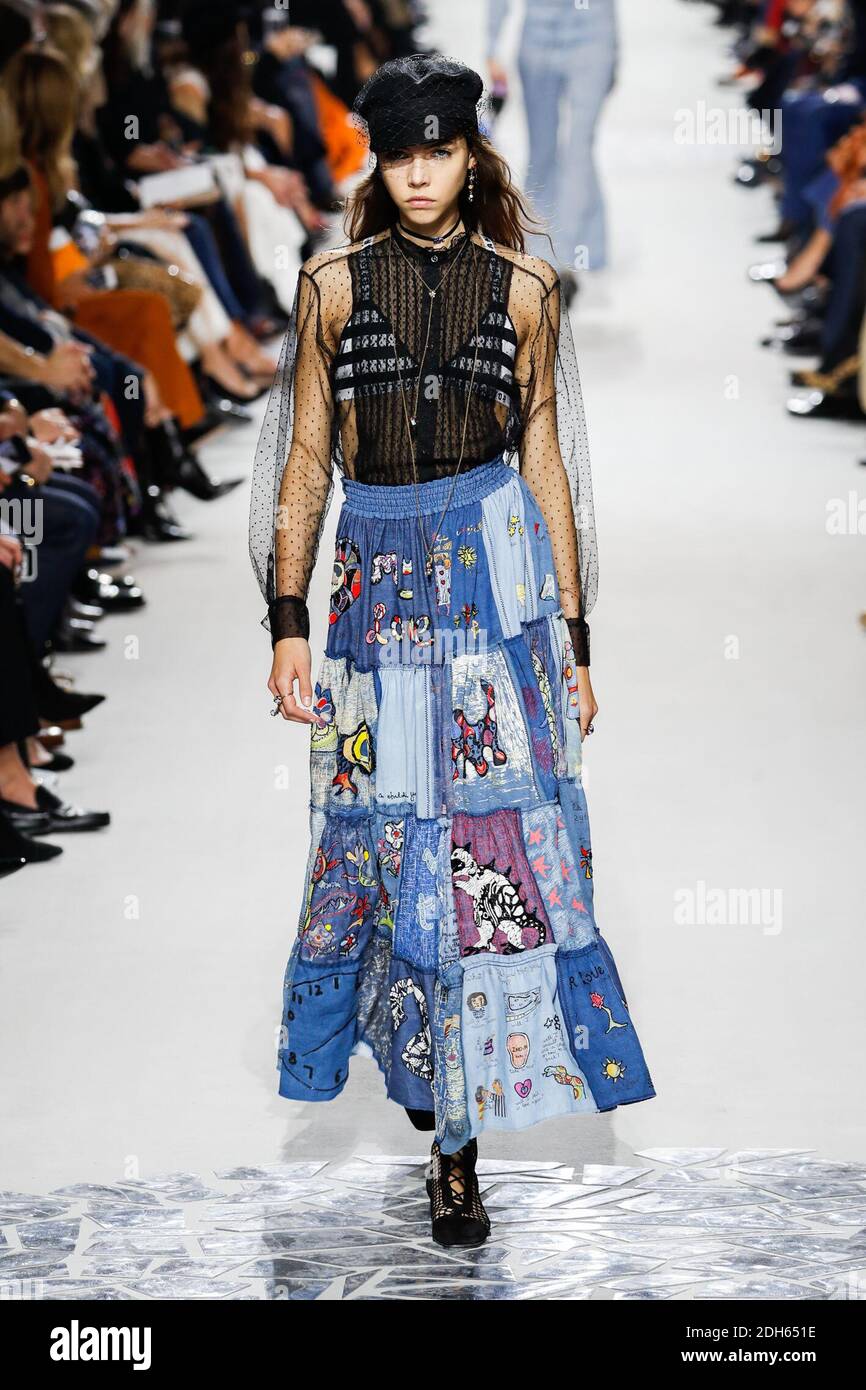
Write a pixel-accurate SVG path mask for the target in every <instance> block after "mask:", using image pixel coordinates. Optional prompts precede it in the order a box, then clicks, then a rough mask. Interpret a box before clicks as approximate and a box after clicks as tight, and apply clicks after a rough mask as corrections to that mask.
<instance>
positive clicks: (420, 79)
mask: <svg viewBox="0 0 866 1390" xmlns="http://www.w3.org/2000/svg"><path fill="white" fill-rule="evenodd" d="M483 91H484V82H483V80H482V78H481V77H480V75H479V74H478V73H477V72H475V70H474V69H473V68H469V67H467V66H466V64H465V63H459V62H457V61H456V59H453V58H446V57H444V56H443V55H442V54H439V53H432V54H430V53H410V54H408V55H407V56H406V57H404V58H393V59H391V61H390V62H388V63H383V64H382V66H381V67H380V68H378V69H377V71H376V72H374V73H373V75H372V77H370V78H368V79H367V81H366V82H365V83H364V86H363V87H362V88H361V90H360V92H359V93H358V95H357V96H356V98H355V100H354V102H353V104H352V111H353V112H354V114H355V117H356V119H357V123H358V124H359V125H360V126H361V128H362V130H363V133H364V134H365V135H366V137H367V139H368V140H369V142H370V149H371V150H372V151H373V152H374V153H379V152H380V151H382V150H389V149H401V148H403V147H404V146H406V145H427V144H432V143H434V142H435V141H438V140H452V139H453V138H454V136H455V135H471V134H473V133H477V131H478V128H479V126H478V117H479V111H481V113H482V114H483V110H484V105H483V101H482V93H483Z"/></svg>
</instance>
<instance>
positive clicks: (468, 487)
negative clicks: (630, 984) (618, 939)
mask: <svg viewBox="0 0 866 1390" xmlns="http://www.w3.org/2000/svg"><path fill="white" fill-rule="evenodd" d="M452 486H453V489H454V490H453V492H450V489H451V488H452ZM343 487H344V491H345V500H344V503H343V506H342V509H341V511H340V516H339V519H338V526H337V540H336V549H335V558H334V569H333V576H332V583H331V602H330V612H329V622H328V631H327V642H326V646H325V651H324V654H323V656H322V657H321V658H320V662H319V666H318V670H317V671H314V675H315V677H316V679H315V693H314V700H313V703H314V707H315V708H316V709H317V710H318V712H319V713H320V714H321V715H322V716H323V718H324V720H325V723H324V726H323V727H320V728H316V727H315V726H313V727H311V733H310V740H311V746H310V844H309V854H308V859H307V867H306V876H305V883H304V891H303V902H302V907H301V912H300V920H299V930H298V934H297V937H296V939H295V941H294V944H293V946H292V950H291V955H290V957H289V962H288V966H287V968H286V975H285V984H284V1003H283V1019H282V1028H281V1032H280V1043H279V1049H278V1059H277V1066H278V1069H279V1074H280V1077H279V1093H280V1094H281V1095H283V1096H286V1097H288V1098H291V1099H293V1100H328V1099H331V1098H332V1097H334V1096H336V1095H338V1094H339V1093H340V1091H341V1090H342V1089H343V1087H344V1086H345V1084H346V1080H347V1077H348V1069H349V1059H350V1057H351V1056H352V1055H353V1054H354V1053H363V1054H365V1055H367V1056H372V1057H373V1058H374V1059H375V1061H376V1062H377V1064H378V1066H379V1068H380V1070H381V1072H382V1076H383V1078H384V1082H385V1088H386V1093H387V1095H388V1096H389V1097H390V1098H391V1099H392V1100H394V1101H396V1102H398V1103H399V1104H400V1105H402V1106H406V1107H409V1108H412V1109H420V1110H432V1111H434V1112H435V1119H436V1137H437V1139H438V1140H439V1142H440V1144H441V1147H442V1149H443V1151H445V1152H453V1151H454V1150H456V1149H458V1148H460V1147H461V1146H462V1145H463V1144H464V1143H466V1141H467V1140H468V1139H469V1138H471V1137H473V1136H475V1135H478V1134H480V1133H481V1132H482V1130H518V1129H524V1128H526V1127H527V1126H529V1125H532V1124H535V1123H537V1122H538V1121H539V1120H543V1119H546V1118H547V1117H548V1116H556V1115H566V1114H581V1113H584V1112H587V1111H600V1110H609V1109H612V1108H614V1107H615V1106H617V1105H622V1104H627V1103H631V1102H635V1101H641V1100H647V1099H649V1098H650V1097H652V1096H654V1095H655V1090H654V1087H653V1083H652V1079H651V1077H650V1074H649V1071H648V1068H647V1064H646V1061H645V1059H644V1055H643V1051H642V1048H641V1044H640V1042H639V1039H638V1036H637V1033H636V1031H635V1026H634V1022H633V1020H632V1018H631V1016H630V1014H629V1011H628V1008H627V1005H626V999H625V994H624V991H623V987H622V983H621V981H620V979H619V974H618V972H617V968H616V965H615V963H614V960H613V956H612V953H611V951H610V949H609V947H608V945H607V943H606V942H605V941H604V939H603V937H602V936H601V933H600V932H599V930H598V928H597V926H596V924H595V916H594V911H593V876H592V847H591V843H590V829H589V818H588V815H587V807H586V798H585V796H584V791H583V787H582V785H581V740H580V725H579V710H578V695H577V682H576V671H575V665H574V659H573V651H572V647H571V643H570V639H569V632H568V626H567V624H566V622H565V618H564V616H563V613H562V608H561V605H560V598H559V586H558V581H557V577H556V572H555V569H554V563H553V551H552V546H551V542H550V537H549V534H548V531H547V527H546V525H545V521H544V517H543V514H542V512H541V509H540V507H539V505H538V503H537V502H536V500H535V497H534V495H533V493H532V491H531V489H530V488H529V486H528V484H527V483H526V482H525V480H524V479H523V478H521V477H520V475H519V474H518V473H517V472H516V471H515V469H513V468H512V467H511V466H510V465H509V464H507V463H505V462H504V460H503V459H502V458H497V459H493V460H491V461H490V462H489V463H486V464H481V465H479V466H477V467H475V468H472V469H470V470H469V471H467V472H466V473H463V474H460V475H458V477H457V480H456V483H455V482H454V480H453V479H452V478H442V479H434V480H432V481H429V482H426V483H420V484H419V485H418V487H417V489H416V488H415V487H414V485H412V484H407V485H405V486H404V485H399V486H394V487H387V486H378V485H372V484H364V483H358V482H355V481H354V480H351V479H344V480H343ZM449 494H450V502H449ZM446 502H449V505H448V509H447V512H446V514H445V517H444V520H443V522H442V525H441V529H440V534H439V535H438V536H437V537H436V538H435V543H434V544H433V546H432V551H431V553H430V559H429V562H428V563H425V551H426V549H427V547H428V545H429V543H430V542H431V541H433V539H434V533H435V531H436V527H437V525H439V521H440V517H441V516H442V511H443V508H445V505H446ZM418 504H420V506H421V526H423V536H422V530H421V526H419V519H418V512H417V507H418Z"/></svg>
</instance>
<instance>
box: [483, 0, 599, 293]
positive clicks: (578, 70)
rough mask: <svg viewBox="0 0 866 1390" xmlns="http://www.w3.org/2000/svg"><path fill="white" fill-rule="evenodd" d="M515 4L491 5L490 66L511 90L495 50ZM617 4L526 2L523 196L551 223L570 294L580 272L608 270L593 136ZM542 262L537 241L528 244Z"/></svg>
mask: <svg viewBox="0 0 866 1390" xmlns="http://www.w3.org/2000/svg"><path fill="white" fill-rule="evenodd" d="M509 3H510V0H488V27H487V58H488V63H489V66H490V74H491V79H492V80H493V82H494V85H495V86H500V87H501V86H503V85H504V84H505V82H506V75H505V71H504V69H503V68H502V66H501V64H500V63H499V61H498V59H497V46H498V41H499V37H500V32H501V30H502V25H503V23H504V20H505V17H506V15H507V13H508V6H509ZM617 48H618V42H617V22H616V7H615V3H614V0H528V3H527V6H526V12H525V16H524V20H523V26H522V29H521V33H520V46H519V49H518V56H517V69H518V72H519V74H520V83H521V86H522V88H523V102H524V107H525V110H526V124H527V134H528V137H529V161H528V165H527V170H526V189H527V192H528V193H529V194H531V196H532V198H533V200H534V203H535V206H536V208H537V210H538V211H539V212H540V213H541V214H542V216H543V217H544V218H545V220H546V221H547V223H548V226H549V229H550V237H551V240H552V242H553V246H554V256H553V260H554V264H555V265H556V267H557V269H558V270H559V271H560V273H561V274H562V278H563V283H564V287H565V289H566V293H567V294H570V292H571V291H572V290H573V287H574V285H575V283H576V280H575V275H574V272H575V271H577V270H581V269H585V270H590V271H592V270H602V269H604V267H605V266H606V265H607V256H608V244H607V218H606V214H605V205H604V197H603V194H602V189H601V184H600V182H599V177H598V171H597V169H596V164H595V154H594V145H595V130H596V125H597V123H598V118H599V116H600V114H601V109H602V106H603V104H604V100H605V97H606V96H607V94H608V93H609V91H610V90H611V87H612V86H613V82H614V75H615V71H616V63H617ZM529 246H530V249H531V250H534V251H536V252H537V253H538V254H539V255H540V254H541V253H542V250H543V246H542V242H541V240H540V238H531V239H530V242H529Z"/></svg>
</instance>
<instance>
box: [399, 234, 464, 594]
mask: <svg viewBox="0 0 866 1390" xmlns="http://www.w3.org/2000/svg"><path fill="white" fill-rule="evenodd" d="M469 240H470V237H469V236H468V234H467V243H468V241H469ZM391 246H392V247H393V246H394V237H393V235H392V236H391ZM397 249H398V250H399V252H400V255H401V256H402V257H403V259H404V260H405V261H406V263H407V265H408V266H409V268H410V270H412V271H413V273H414V274H415V276H416V278H417V279H418V280H419V281H420V282H421V284H422V285H423V287H424V289H425V290H426V291H427V294H428V295H429V297H430V310H429V313H428V315H427V334H426V337H425V340H424V351H423V352H422V354H421V361H420V364H419V367H418V378H417V381H416V384H415V405H414V410H413V412H412V415H411V416H410V414H409V407H408V405H407V402H406V391H405V389H404V386H403V373H402V372H401V370H400V354H399V352H398V351H397V335H396V325H395V322H394V317H395V316H394V314H393V309H392V327H393V329H394V332H393V340H394V341H393V345H394V365H395V367H396V369H397V381H398V384H399V387H400V398H401V400H402V402H403V414H404V417H405V419H406V425H407V432H408V435H409V447H410V452H411V456H412V473H413V481H414V486H415V509H416V514H417V519H418V529H419V531H420V533H421V539H422V541H423V542H424V568H425V572H426V569H427V565H428V564H429V562H430V556H431V555H432V552H433V547H434V545H435V544H436V541H437V539H438V537H439V528H440V527H441V525H442V522H443V520H444V519H445V514H446V513H447V511H448V508H449V506H450V504H451V498H452V496H453V495H454V488H455V486H456V483H457V475H458V473H459V472H460V465H461V464H462V462H463V454H464V452H465V449H466V428H467V425H468V423H469V409H470V406H471V404H472V387H473V385H474V383H475V373H476V370H477V367H478V347H479V339H480V331H479V330H480V327H481V324H480V319H479V315H478V253H477V251H476V249H475V244H474V242H473V243H472V259H473V263H474V268H475V276H474V282H475V296H474V298H475V356H474V359H473V362H472V375H471V377H470V380H469V389H468V391H467V393H466V410H465V412H464V416H463V431H462V434H461V439H460V457H459V459H458V460H457V467H456V468H455V470H454V473H453V475H452V481H451V488H450V490H449V493H448V498H447V500H446V502H445V506H444V508H443V509H442V514H441V516H440V517H439V521H438V523H437V525H436V529H435V530H434V532H433V536H432V538H431V540H430V541H428V540H427V537H426V536H425V534H424V527H423V524H422V522H421V508H420V506H419V504H418V468H417V462H416V456H417V449H416V446H415V438H414V435H413V430H414V428H415V425H416V423H417V413H418V400H419V396H420V389H421V377H422V374H423V368H424V361H425V358H426V356H427V348H428V346H429V343H430V326H431V323H432V319H433V301H434V299H435V297H436V295H437V293H438V292H439V290H441V288H442V285H443V284H444V282H445V280H446V279H447V277H448V275H449V274H450V272H451V271H452V270H453V268H454V266H455V265H456V263H457V261H458V260H459V259H460V257H461V256H462V255H463V253H464V251H465V250H466V244H464V245H463V246H462V247H461V248H460V250H459V251H458V253H457V255H456V256H455V258H454V260H453V261H452V262H451V265H450V266H449V267H448V269H447V270H446V271H445V273H444V274H443V275H442V276H441V277H440V279H439V284H438V285H436V287H435V288H434V289H431V288H430V286H429V285H428V284H427V283H426V281H425V280H424V277H423V276H422V275H421V274H420V273H419V272H418V271H417V270H416V269H415V267H414V266H413V265H412V262H411V261H410V260H409V257H408V256H407V255H406V253H405V252H404V251H403V250H402V248H400V247H399V246H398V248H397ZM388 297H389V301H390V304H391V305H392V306H393V304H394V294H393V252H392V254H391V255H389V257H388Z"/></svg>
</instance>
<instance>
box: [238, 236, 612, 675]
mask: <svg viewBox="0 0 866 1390" xmlns="http://www.w3.org/2000/svg"><path fill="white" fill-rule="evenodd" d="M430 289H433V290H435V291H436V292H435V294H434V295H433V296H432V299H431V297H430V295H429V293H428V291H429V290H430ZM428 320H429V331H428ZM476 336H477V345H478V353H477V360H476V352H475V349H476ZM425 344H426V351H425ZM473 369H474V377H473ZM419 371H420V377H419ZM401 380H402V385H403V393H405V401H406V405H404V394H403V393H401V390H400V381H401ZM416 398H417V407H416V404H415V403H416ZM467 399H468V401H469V408H468V410H467ZM407 406H408V412H407ZM407 414H408V418H407ZM413 419H414V421H415V423H414V426H413V425H412V423H411V421H412V420H413ZM410 429H412V430H413V434H414V437H415V448H416V468H417V478H418V481H419V482H425V481H426V480H427V479H429V478H436V477H441V476H443V475H450V474H452V473H453V471H454V469H455V467H456V464H457V460H458V459H459V458H460V451H461V445H462V447H463V462H462V464H461V466H460V471H461V473H463V472H465V471H466V470H467V469H468V468H470V467H473V466H475V465H477V464H481V463H485V462H487V461H488V460H489V459H491V458H494V457H495V456H496V455H497V454H500V453H501V454H502V455H503V456H504V457H505V460H506V462H508V463H510V464H511V465H512V466H513V467H516V468H518V469H519V471H520V473H521V474H522V476H523V477H524V478H525V480H526V482H527V483H528V484H529V487H530V488H531V490H532V492H533V494H534V496H535V497H536V499H537V501H538V504H539V506H540V507H541V510H542V513H543V515H544V519H545V522H546V524H547V527H548V530H549V533H550V537H551V541H552V545H553V554H554V561H555V564H556V572H557V579H558V581H559V588H560V596H561V603H562V610H563V614H564V616H565V618H566V620H567V621H568V625H569V629H570V631H571V635H572V640H573V643H574V648H575V654H576V659H577V662H578V664H579V665H588V664H589V630H588V627H587V624H586V615H587V614H588V613H589V611H590V609H591V608H592V606H593V604H594V602H595V596H596V591H597V584H598V561H597V551H596V537H595V521H594V514H593V505H592V483H591V473H590V461H589V449H588V443H587V431H586V421H585V417H584V411H583V400H582V395H581V389H580V378H579V375H578V368H577V359H576V354H575V350H574V341H573V338H572V334H571V325H570V322H569V318H568V314H567V312H566V311H565V306H564V304H563V303H562V301H561V286H560V281H559V277H558V275H557V274H556V272H555V270H554V269H553V267H552V266H551V265H549V264H548V262H547V261H544V260H542V259H540V258H538V257H534V256H529V255H526V254H524V253H522V252H518V251H513V250H511V249H510V248H508V247H504V246H500V245H498V244H494V243H493V242H492V241H490V240H489V238H487V237H485V236H483V235H482V234H481V233H479V232H474V231H473V232H466V231H465V230H463V229H462V228H461V229H460V230H459V231H458V232H457V233H456V234H455V235H454V236H453V237H452V238H449V239H448V241H447V243H446V244H445V245H444V246H443V247H440V248H439V249H437V248H436V247H435V246H432V245H431V244H430V243H426V244H425V243H421V242H419V241H415V240H413V239H412V238H411V237H410V236H408V235H406V234H404V233H403V232H402V231H401V230H400V229H399V227H397V226H396V225H395V226H393V227H391V228H389V229H388V230H386V231H384V232H381V233H380V234H379V235H377V236H374V237H368V238H367V239H366V240H365V241H363V242H356V243H353V244H351V245H346V246H340V247H337V248H335V249H333V250H331V251H325V252H322V253H320V254H319V255H317V256H313V257H311V259H310V260H308V261H306V262H305V263H304V265H303V266H302V267H301V270H300V273H299V276H298V285H297V290H296V294H295V303H294V308H293V311H292V315H291V319H290V323H289V327H288V329H287V331H286V334H285V338H284V341H283V345H282V350H281V354H280V362H279V367H278V370H277V375H276V378H275V381H274V386H273V388H272V391H271V394H270V397H269V400H268V405H267V408H266V411H265V418H264V422H263V425H262V429H261V434H260V437H259V443H258V447H257V450H256V456H255V464H254V470H253V485H252V496H251V502H250V518H249V547H250V558H251V560H252V563H253V567H254V570H255V573H256V577H257V580H258V582H259V586H260V588H261V591H262V595H263V597H264V598H265V600H266V602H267V604H268V612H267V615H266V616H265V617H264V618H263V619H262V625H263V626H264V627H266V628H267V629H268V630H269V631H270V634H271V640H272V643H276V642H277V641H278V640H279V639H280V638H282V637H294V636H302V637H309V630H310V629H309V614H308V612H307V606H306V597H307V592H308V588H309V582H310V577H311V574H312V571H313V566H314V564H315V561H316V556H317V553H318V548H319V541H320V539H321V535H322V530H323V527H324V521H325V516H326V513H327V510H328V505H329V503H330V500H331V495H332V492H333V486H334V475H335V471H339V472H340V473H341V474H343V475H344V476H346V477H349V478H355V479H357V480H359V481H360V482H368V483H378V484H386V485H387V484H400V483H411V482H412V480H413V469H412V454H411V447H410V435H409V430H410ZM464 430H465V438H464Z"/></svg>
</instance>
